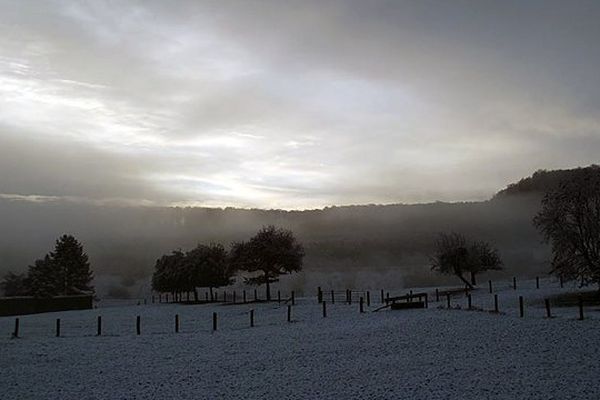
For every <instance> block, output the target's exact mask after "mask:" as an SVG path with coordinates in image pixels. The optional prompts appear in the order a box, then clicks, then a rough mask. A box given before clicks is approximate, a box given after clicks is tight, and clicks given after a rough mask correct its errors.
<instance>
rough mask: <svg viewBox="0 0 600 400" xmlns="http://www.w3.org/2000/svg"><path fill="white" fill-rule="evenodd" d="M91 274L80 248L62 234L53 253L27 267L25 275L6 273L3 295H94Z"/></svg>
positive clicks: (79, 245)
mask: <svg viewBox="0 0 600 400" xmlns="http://www.w3.org/2000/svg"><path fill="white" fill-rule="evenodd" d="M92 279H93V273H92V270H91V268H90V263H89V259H88V256H87V254H86V253H85V252H84V251H83V246H82V245H81V244H80V243H79V242H78V241H77V239H75V237H73V236H71V235H63V236H61V237H60V238H59V239H58V240H57V241H56V245H55V247H54V251H53V252H50V253H48V254H47V255H46V256H45V257H44V258H42V259H39V260H36V261H35V262H34V264H33V265H31V266H29V271H28V272H27V273H26V274H14V273H12V272H9V273H8V274H7V275H6V276H5V277H4V280H3V282H2V286H3V289H4V294H5V295H6V296H35V297H54V296H59V295H75V294H89V293H93V291H94V288H93V286H92V285H91V282H92Z"/></svg>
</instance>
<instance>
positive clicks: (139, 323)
mask: <svg viewBox="0 0 600 400" xmlns="http://www.w3.org/2000/svg"><path fill="white" fill-rule="evenodd" d="M135 331H136V333H137V334H138V335H141V334H142V321H141V319H140V316H139V315H138V316H137V318H136V319H135Z"/></svg>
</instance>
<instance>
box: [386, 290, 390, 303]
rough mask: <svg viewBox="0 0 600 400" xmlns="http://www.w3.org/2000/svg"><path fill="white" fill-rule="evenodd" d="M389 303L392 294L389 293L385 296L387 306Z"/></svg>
mask: <svg viewBox="0 0 600 400" xmlns="http://www.w3.org/2000/svg"><path fill="white" fill-rule="evenodd" d="M389 302H390V292H387V293H386V294H385V304H387V303H389Z"/></svg>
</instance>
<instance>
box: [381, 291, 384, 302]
mask: <svg viewBox="0 0 600 400" xmlns="http://www.w3.org/2000/svg"><path fill="white" fill-rule="evenodd" d="M383 303H384V301H383V289H381V304H383Z"/></svg>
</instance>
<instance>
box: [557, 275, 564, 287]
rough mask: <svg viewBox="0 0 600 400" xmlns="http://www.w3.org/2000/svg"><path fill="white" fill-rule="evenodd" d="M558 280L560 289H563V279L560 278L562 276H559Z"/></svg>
mask: <svg viewBox="0 0 600 400" xmlns="http://www.w3.org/2000/svg"><path fill="white" fill-rule="evenodd" d="M558 279H559V281H560V288H561V289H562V288H563V278H562V276H559V277H558Z"/></svg>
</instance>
